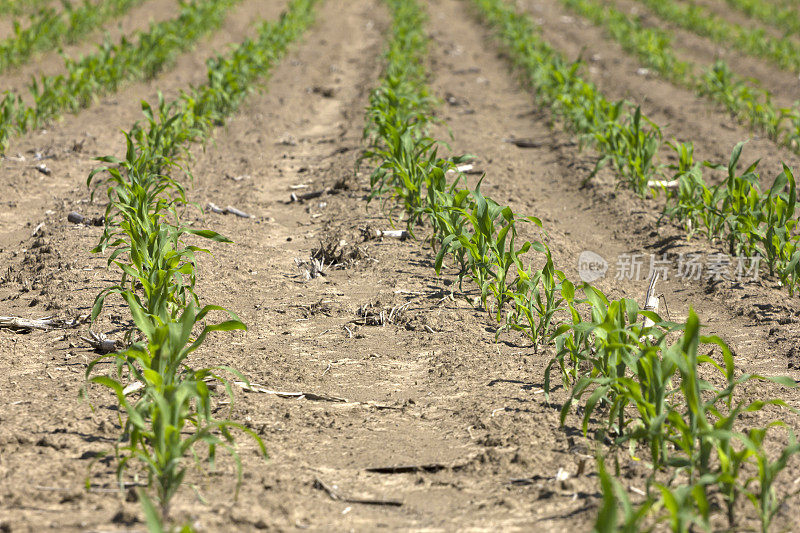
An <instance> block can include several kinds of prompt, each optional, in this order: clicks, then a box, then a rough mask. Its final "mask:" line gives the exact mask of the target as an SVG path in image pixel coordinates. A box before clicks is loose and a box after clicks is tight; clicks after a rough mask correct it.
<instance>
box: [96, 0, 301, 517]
mask: <svg viewBox="0 0 800 533" xmlns="http://www.w3.org/2000/svg"><path fill="white" fill-rule="evenodd" d="M314 4H315V0H292V1H291V2H290V3H289V7H288V9H287V11H286V12H285V13H284V14H283V15H282V16H281V18H280V20H279V21H277V22H273V23H264V24H262V25H261V26H260V28H259V30H258V36H257V37H256V38H254V39H248V40H246V41H244V42H243V43H241V44H240V45H239V46H238V47H237V48H236V49H235V50H233V51H232V52H231V53H230V54H229V55H228V56H226V57H224V56H218V57H215V58H213V59H211V60H209V61H208V79H207V83H206V84H205V85H202V86H199V87H193V88H190V89H189V90H187V91H184V92H182V93H181V95H180V97H179V98H178V99H176V100H174V101H171V102H166V101H164V100H163V99H159V102H158V105H157V106H151V105H150V104H148V103H146V102H145V103H143V104H142V109H143V112H144V116H145V121H144V123H143V124H138V123H137V124H136V125H134V127H133V128H131V130H129V131H127V132H125V137H126V140H127V152H126V155H125V157H124V159H119V158H116V157H113V156H106V157H103V158H101V160H102V161H103V162H104V163H105V165H104V166H101V167H99V168H97V169H95V170H94V171H92V173H91V174H90V176H89V178H88V180H87V184H88V185H89V186H90V187H91V188H92V191H93V193H92V194H93V196H94V194H95V193H96V192H98V191H101V190H103V189H104V190H105V193H106V195H107V198H108V204H107V207H106V211H105V227H104V231H103V234H102V236H101V238H100V242H99V243H98V245H97V246H96V247H95V248H94V249H93V252H96V253H108V265H109V266H112V265H113V266H116V267H117V268H119V270H120V271H121V279H120V281H119V283H117V284H115V285H113V286H110V287H107V288H105V289H103V290H102V291H101V292H100V293H99V294H98V295H97V297H96V299H95V304H94V306H93V309H92V319H93V320H95V319H96V318H97V316H98V314H99V313H100V312H101V311H102V308H103V306H104V303H105V300H106V298H107V297H108V296H110V295H118V296H121V298H122V299H123V301H124V302H125V303H126V304H127V307H128V309H129V310H130V313H131V317H132V319H133V324H134V326H133V327H132V329H131V330H130V331H129V333H128V335H127V336H126V337H127V338H126V340H129V341H130V344H129V345H128V346H127V348H125V349H123V350H122V351H119V352H117V353H113V354H110V355H105V356H102V357H99V358H97V359H96V360H94V361H93V362H92V363H91V364H90V365H89V366H88V368H87V370H86V377H87V379H88V380H89V382H90V383H94V384H98V385H101V386H104V387H107V388H108V389H110V390H111V391H113V393H114V394H115V395H116V398H117V401H118V403H119V411H120V413H121V417H123V418H124V421H123V420H121V425H122V426H123V431H122V434H121V435H120V439H119V442H118V443H117V445H116V448H115V454H116V457H117V465H118V466H117V475H118V478H119V480H120V482H122V480H123V479H122V478H123V475H124V474H125V473H126V472H128V471H130V470H133V472H134V473H137V474H138V473H139V472H141V471H142V470H144V472H146V475H147V479H148V487H149V488H150V489H151V490H152V491H154V493H155V494H154V496H155V501H156V503H157V505H158V508H159V510H160V512H159V511H157V510H156V505H154V504H153V501H152V499H151V498H150V496H149V495H148V494H147V492H146V491H144V490H142V491H140V493H139V497H140V500H141V502H142V504H143V507H144V510H145V515H146V517H147V520H148V526H149V528H150V530H151V531H161V530H162V527H163V523H164V522H165V521H166V520H168V514H169V508H170V501H171V499H172V497H173V496H174V495H175V493H176V492H177V490H178V489H179V488H180V486H181V484H182V482H183V479H184V476H185V474H186V471H187V468H188V465H187V462H188V457H193V458H194V461H195V463H196V464H197V466H198V467H201V468H202V467H203V465H204V463H205V464H206V465H207V466H210V467H213V465H214V461H215V456H216V452H217V450H218V449H220V448H221V449H224V450H227V451H228V452H229V453H230V454H231V455H232V456H233V458H234V460H235V462H236V464H237V466H238V471H239V477H240V479H239V481H241V463H240V459H239V456H238V454H237V452H236V440H235V437H234V433H233V432H232V430H238V431H242V432H244V433H245V434H246V435H248V436H250V437H251V438H252V439H253V440H254V441H255V443H256V444H257V445H258V448H259V450H260V451H261V453H262V454H263V455H264V456H266V449H265V447H264V444H263V442H262V441H261V439H260V438H259V437H258V436H257V435H256V434H255V433H253V432H252V431H250V430H249V429H247V428H245V427H244V426H242V425H241V424H238V423H236V422H233V421H231V420H229V419H219V418H217V417H215V416H214V415H212V404H213V403H214V395H213V394H212V391H211V389H210V387H209V382H220V383H221V385H222V387H221V388H223V389H224V390H225V391H226V393H225V394H226V396H227V399H228V400H230V401H232V400H233V393H232V390H231V387H230V384H229V382H228V381H227V379H226V378H225V377H223V375H222V373H225V372H227V373H231V374H233V375H234V376H236V377H238V378H239V379H242V380H245V378H244V377H243V376H242V375H241V374H240V373H239V372H238V371H236V370H235V369H233V368H230V367H225V366H214V367H207V368H199V369H198V368H195V367H193V366H192V365H191V364H190V362H189V360H188V357H189V356H190V354H191V353H192V352H194V351H195V350H196V349H198V348H200V347H201V346H202V344H203V343H204V341H205V339H206V337H207V335H208V334H209V333H211V332H214V331H231V330H243V329H246V327H245V325H244V324H243V323H242V322H241V321H240V320H239V319H238V317H237V316H236V315H235V314H234V313H233V312H231V311H228V310H226V309H224V308H222V307H220V306H217V305H205V306H202V307H201V306H200V300H199V297H198V295H197V293H196V292H195V281H196V279H195V276H196V260H197V255H198V254H200V253H205V252H208V250H206V249H203V248H200V247H198V246H196V245H195V244H190V242H189V241H190V240H196V239H197V238H201V239H208V240H211V241H216V242H230V240H229V239H228V238H226V237H224V236H222V235H220V234H218V233H216V232H214V231H212V230H209V229H202V230H198V229H193V228H190V227H188V226H187V225H186V224H184V223H182V221H181V219H180V216H179V215H180V210H181V209H182V207H184V206H186V205H187V204H188V202H187V198H186V194H185V189H184V187H183V185H181V184H180V182H179V181H178V180H177V179H176V178H175V177H174V176H175V175H176V174H180V173H187V174H188V169H187V168H186V165H185V164H184V163H183V161H185V157H184V156H185V155H186V152H187V151H188V149H189V144H190V143H192V142H198V141H203V140H204V139H206V138H208V136H209V135H210V133H211V131H212V128H213V127H214V126H215V125H218V124H222V123H224V121H225V118H226V117H227V116H228V115H230V114H231V113H233V112H234V111H235V110H236V109H237V107H238V106H239V104H240V103H241V102H242V100H243V99H244V97H245V96H246V95H247V94H248V93H249V92H250V91H251V90H252V87H253V84H254V83H255V82H256V80H257V79H259V78H263V77H265V76H266V75H267V74H268V72H269V71H270V69H271V68H272V66H273V65H274V64H275V63H276V62H277V61H278V59H279V58H280V57H281V56H282V55H283V53H284V51H285V50H286V48H287V46H288V45H289V43H291V42H292V41H293V40H295V39H297V38H298V37H299V36H300V35H301V34H302V32H303V31H304V30H305V29H306V28H307V27H308V25H309V24H311V22H312V20H313V7H314ZM189 175H190V174H189ZM210 313H218V314H222V315H223V316H224V319H223V320H221V321H218V322H212V323H207V321H208V316H209V314H210ZM198 329H199V333H198ZM107 359H111V360H113V361H114V362H115V364H116V372H114V373H112V375H105V374H98V371H99V368H100V367H98V366H97V365H98V364H99V363H100V362H102V361H105V360H107ZM245 381H246V380H245ZM202 447H204V448H205V450H206V452H207V454H206V456H205V458H204V459H201V455H200V451H201V450H200V449H199V448H202ZM237 487H238V483H237ZM186 527H188V526H186ZM186 527H185V528H184V530H186Z"/></svg>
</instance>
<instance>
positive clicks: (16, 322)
mask: <svg viewBox="0 0 800 533" xmlns="http://www.w3.org/2000/svg"><path fill="white" fill-rule="evenodd" d="M87 317H88V315H82V316H80V317H78V318H72V319H69V320H64V319H60V318H52V317H49V316H48V317H45V318H21V317H16V316H0V328H8V329H13V330H15V331H31V330H34V329H42V330H50V329H55V328H64V329H66V328H74V327H76V326H78V325H79V324H81V323H83V322H84V321H85V320H86V318H87Z"/></svg>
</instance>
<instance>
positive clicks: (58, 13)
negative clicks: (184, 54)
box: [0, 0, 144, 72]
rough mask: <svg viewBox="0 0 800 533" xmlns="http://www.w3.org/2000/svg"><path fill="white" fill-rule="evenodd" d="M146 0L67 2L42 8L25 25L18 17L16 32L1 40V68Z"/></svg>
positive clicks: (77, 36)
mask: <svg viewBox="0 0 800 533" xmlns="http://www.w3.org/2000/svg"><path fill="white" fill-rule="evenodd" d="M143 1H144V0H103V1H102V2H92V1H91V0H83V3H82V4H80V5H77V6H75V5H73V4H71V3H69V2H63V9H62V10H58V9H55V8H52V7H46V8H42V9H40V10H39V11H37V12H36V13H34V14H32V15H30V17H29V18H30V20H29V24H28V25H27V27H25V28H24V29H23V28H22V24H21V23H20V22H19V21H18V20H15V21H14V34H13V36H11V37H8V38H6V39H4V40H3V41H2V42H0V72H2V71H4V70H6V69H7V68H9V67H12V66H16V65H20V64H22V63H23V62H25V60H27V59H28V58H29V57H30V56H31V54H33V53H34V52H41V51H44V50H49V49H52V48H55V47H57V46H60V45H63V44H72V43H75V42H77V41H79V40H81V39H83V38H84V37H85V36H86V35H87V34H88V33H89V32H90V31H92V30H94V29H95V28H97V27H98V26H100V25H101V24H102V23H103V22H105V21H107V20H110V19H112V18H114V17H118V16H119V15H122V14H123V13H125V12H126V11H128V10H129V9H131V8H132V7H134V6H136V5H137V4H141V3H142V2H143Z"/></svg>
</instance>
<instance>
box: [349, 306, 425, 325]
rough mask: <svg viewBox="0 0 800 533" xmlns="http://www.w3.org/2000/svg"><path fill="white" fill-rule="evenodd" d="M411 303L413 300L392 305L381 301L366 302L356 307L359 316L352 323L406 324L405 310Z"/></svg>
mask: <svg viewBox="0 0 800 533" xmlns="http://www.w3.org/2000/svg"><path fill="white" fill-rule="evenodd" d="M409 304H411V302H406V303H404V304H401V305H395V306H392V307H384V306H382V305H381V303H380V302H375V303H368V304H364V305H362V306H360V307H359V308H358V309H356V316H357V317H358V318H356V319H354V320H351V321H350V323H351V324H356V325H359V326H385V325H386V324H395V325H400V326H405V325H406V324H407V323H408V318H407V317H406V315H405V311H406V308H408V306H409Z"/></svg>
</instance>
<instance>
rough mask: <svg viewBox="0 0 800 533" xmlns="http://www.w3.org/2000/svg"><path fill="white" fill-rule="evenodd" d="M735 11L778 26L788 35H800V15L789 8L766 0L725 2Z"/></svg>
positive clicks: (729, 0) (732, 0)
mask: <svg viewBox="0 0 800 533" xmlns="http://www.w3.org/2000/svg"><path fill="white" fill-rule="evenodd" d="M725 2H726V3H727V4H728V5H729V6H731V7H732V8H734V9H738V10H739V11H742V12H743V13H745V14H746V15H748V16H750V17H753V18H755V19H758V20H760V21H761V22H764V23H765V24H769V25H771V26H777V27H778V28H780V29H781V30H783V31H784V32H786V34H787V35H789V34H795V35H796V34H797V33H800V13H798V12H797V10H796V9H793V8H792V7H788V6H779V5H775V4H771V3H769V2H765V1H764V0H725Z"/></svg>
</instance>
